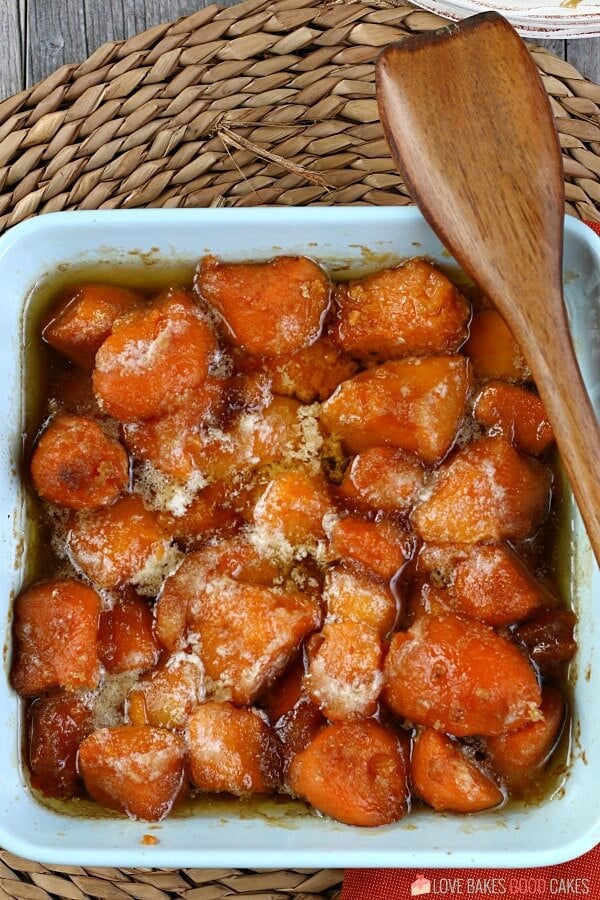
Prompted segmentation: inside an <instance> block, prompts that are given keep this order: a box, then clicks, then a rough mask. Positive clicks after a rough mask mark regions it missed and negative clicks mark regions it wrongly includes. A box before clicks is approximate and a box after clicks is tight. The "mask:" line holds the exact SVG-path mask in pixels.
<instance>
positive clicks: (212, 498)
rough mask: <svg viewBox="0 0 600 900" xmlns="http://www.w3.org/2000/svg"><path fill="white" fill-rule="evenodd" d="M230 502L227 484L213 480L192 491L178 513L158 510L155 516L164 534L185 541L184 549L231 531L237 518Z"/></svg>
mask: <svg viewBox="0 0 600 900" xmlns="http://www.w3.org/2000/svg"><path fill="white" fill-rule="evenodd" d="M234 503H235V496H234V495H233V494H232V491H231V485H228V484H226V483H225V482H223V481H213V482H212V484H209V485H207V486H206V487H205V488H203V489H202V490H201V491H200V492H199V493H197V494H195V495H194V497H193V499H192V500H191V501H190V503H189V504H188V505H187V506H186V508H185V511H184V512H183V513H182V514H181V515H175V514H174V513H172V512H165V511H159V512H158V513H157V520H158V524H159V525H160V527H161V528H162V529H163V531H164V532H165V534H168V535H169V536H170V537H172V538H174V539H175V540H177V541H179V542H180V543H182V544H185V546H186V548H187V549H196V548H198V547H200V546H202V545H203V544H206V542H207V541H208V540H209V539H210V538H212V537H214V536H215V535H217V534H218V535H227V534H231V533H232V532H233V531H235V528H236V526H237V525H238V524H239V523H240V521H241V519H240V516H239V514H238V513H237V511H236V509H235V507H234V505H233V504H234ZM177 511H178V512H179V510H177Z"/></svg>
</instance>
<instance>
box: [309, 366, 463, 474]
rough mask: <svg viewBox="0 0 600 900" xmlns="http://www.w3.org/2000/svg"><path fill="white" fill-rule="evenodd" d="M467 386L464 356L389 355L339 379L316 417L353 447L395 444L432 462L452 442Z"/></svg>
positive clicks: (350, 448) (366, 448) (348, 447)
mask: <svg viewBox="0 0 600 900" xmlns="http://www.w3.org/2000/svg"><path fill="white" fill-rule="evenodd" d="M470 386H471V376H470V369H469V363H468V360H466V359H465V357H464V356H430V357H427V358H418V359H402V360H394V361H392V362H388V363H384V364H383V365H381V366H377V367H376V368H374V369H367V370H366V371H365V372H361V374H360V375H356V376H355V377H354V378H350V379H349V380H348V381H344V382H343V384H341V385H340V386H339V388H338V389H337V391H336V392H335V394H333V396H331V397H330V398H329V400H327V401H326V402H325V403H324V404H323V409H322V413H321V423H322V425H323V427H324V428H325V429H326V431H328V432H329V433H330V434H332V435H334V436H335V437H337V438H339V439H340V440H341V441H342V443H343V444H344V445H345V446H346V448H347V449H348V450H350V451H351V452H352V453H360V452H361V451H363V450H368V449H369V448H370V447H382V446H387V447H398V448H400V449H402V450H407V451H408V452H410V453H415V454H416V455H417V456H420V457H421V458H422V459H423V460H425V462H428V463H432V462H435V461H436V460H438V459H440V458H441V457H442V456H444V454H445V453H446V452H447V451H448V450H449V449H450V447H451V446H452V443H453V441H454V438H455V437H456V432H457V430H458V427H459V425H460V422H461V419H462V417H463V414H464V410H465V403H466V399H467V395H468V393H469V390H470Z"/></svg>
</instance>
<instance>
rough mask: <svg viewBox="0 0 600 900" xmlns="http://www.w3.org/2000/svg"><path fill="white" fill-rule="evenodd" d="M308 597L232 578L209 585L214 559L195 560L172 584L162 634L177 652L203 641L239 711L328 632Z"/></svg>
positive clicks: (211, 667)
mask: <svg viewBox="0 0 600 900" xmlns="http://www.w3.org/2000/svg"><path fill="white" fill-rule="evenodd" d="M320 619H321V614H320V610H319V607H318V605H317V604H316V603H315V602H314V601H313V600H312V599H311V598H310V597H308V596H307V595H305V594H301V593H299V592H291V591H284V590H282V589H281V588H267V587H263V586H261V585H254V584H244V583H241V582H237V581H234V580H233V579H232V578H230V577H228V576H226V575H219V574H213V575H210V576H209V578H208V579H207V570H206V558H205V557H204V556H203V554H202V552H200V553H199V554H195V553H191V554H189V555H188V556H187V557H186V558H185V559H184V561H183V563H182V564H181V565H180V566H179V568H178V569H177V571H176V572H174V573H173V574H172V575H170V576H169V577H168V578H167V580H166V581H165V583H164V586H163V590H162V593H161V595H160V597H159V600H158V603H157V608H156V631H157V635H158V638H159V640H160V641H161V642H162V644H163V645H164V646H165V647H167V649H169V650H174V649H177V648H178V647H182V646H185V645H186V642H188V641H189V638H190V633H191V634H192V635H199V636H200V643H201V647H200V650H199V653H200V657H201V659H202V662H203V663H204V667H205V670H206V674H207V676H208V677H209V678H210V679H212V681H213V682H215V683H217V687H218V689H219V690H221V692H222V693H224V694H226V695H227V698H228V699H229V698H232V699H233V701H234V702H235V703H238V704H241V705H243V704H245V703H249V702H251V701H252V700H254V699H255V697H257V696H258V695H259V694H260V692H261V691H262V690H264V689H265V688H266V686H267V685H268V684H269V683H270V682H272V681H273V680H274V679H275V678H276V677H277V675H279V673H280V672H282V671H283V669H284V668H285V666H286V665H287V663H288V661H289V659H290V658H291V657H292V656H293V654H294V652H295V651H296V649H297V648H298V647H299V645H300V643H301V642H302V640H303V639H304V638H305V637H306V636H307V635H308V634H310V632H312V631H314V630H315V628H317V627H318V626H319V624H320Z"/></svg>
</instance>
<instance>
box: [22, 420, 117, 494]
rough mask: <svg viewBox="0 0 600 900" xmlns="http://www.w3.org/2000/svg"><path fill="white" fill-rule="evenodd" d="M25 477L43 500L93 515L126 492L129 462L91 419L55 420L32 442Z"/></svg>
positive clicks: (115, 442)
mask: <svg viewBox="0 0 600 900" xmlns="http://www.w3.org/2000/svg"><path fill="white" fill-rule="evenodd" d="M31 477H32V478H33V485H34V487H35V489H36V491H37V493H38V494H39V495H40V497H42V498H43V499H44V500H48V501H50V503H55V504H56V505H57V506H67V507H69V508H70V509H93V508H94V507H97V506H104V505H106V504H108V503H112V501H113V500H116V499H117V497H118V496H119V494H121V493H123V491H124V490H125V489H126V488H127V483H128V481H129V461H128V459H127V454H126V453H125V450H124V449H123V447H122V446H121V444H119V443H118V441H115V440H113V439H112V438H109V437H108V436H107V435H106V434H105V433H104V431H103V430H102V428H101V427H100V425H98V423H97V422H94V420H93V419H88V418H86V417H85V416H70V415H60V416H58V417H57V418H56V419H53V420H52V422H51V423H50V425H49V426H48V428H46V430H45V431H44V433H43V434H42V436H41V438H40V439H39V441H38V444H37V446H36V448H35V451H34V454H33V458H32V460H31Z"/></svg>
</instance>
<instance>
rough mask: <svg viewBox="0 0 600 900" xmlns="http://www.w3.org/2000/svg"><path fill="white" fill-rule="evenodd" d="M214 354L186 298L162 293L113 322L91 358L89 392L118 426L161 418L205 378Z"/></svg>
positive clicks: (208, 336)
mask: <svg viewBox="0 0 600 900" xmlns="http://www.w3.org/2000/svg"><path fill="white" fill-rule="evenodd" d="M215 350H216V341H215V337H214V334H213V332H212V330H211V329H210V327H209V325H208V323H207V322H206V321H205V319H204V318H203V317H202V315H201V314H200V311H199V310H198V308H197V307H196V306H195V304H194V303H193V302H192V301H191V299H190V298H189V296H188V295H187V294H186V293H185V292H184V291H179V290H169V291H166V292H165V293H163V294H161V295H160V296H159V297H158V298H157V299H156V300H154V302H153V303H151V304H149V305H148V306H145V307H143V308H141V309H134V310H133V311H132V312H130V313H127V314H126V315H124V316H122V317H121V318H120V319H118V320H117V321H116V322H115V324H114V326H113V330H112V333H111V334H110V336H109V337H107V339H106V340H105V341H104V343H103V344H102V346H101V347H100V349H99V350H98V352H97V354H96V364H95V367H94V372H93V374H92V382H93V386H94V393H95V394H96V397H97V398H98V402H99V403H100V406H101V407H102V409H103V410H105V411H106V412H107V413H109V415H111V416H114V418H115V419H120V420H121V421H123V422H131V421H133V420H135V419H151V418H153V417H155V416H161V415H165V414H167V413H170V412H171V411H172V410H173V407H175V406H178V405H179V404H180V403H183V402H185V399H186V392H187V391H189V390H192V389H193V388H197V387H198V386H199V385H201V384H202V383H203V382H204V381H205V380H206V376H207V375H208V367H209V364H210V361H211V358H212V356H213V355H214V353H215Z"/></svg>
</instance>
